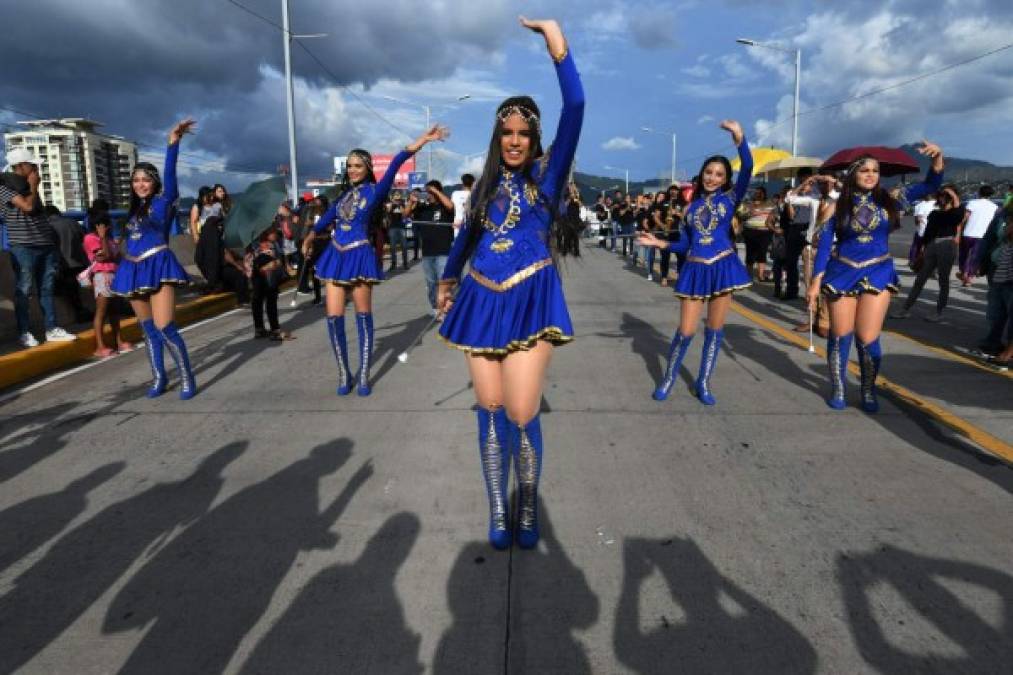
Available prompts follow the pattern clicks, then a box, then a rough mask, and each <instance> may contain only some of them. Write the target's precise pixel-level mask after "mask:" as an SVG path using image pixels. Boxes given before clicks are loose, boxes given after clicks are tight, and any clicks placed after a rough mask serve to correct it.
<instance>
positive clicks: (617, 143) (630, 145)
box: [601, 136, 640, 150]
mask: <svg viewBox="0 0 1013 675" xmlns="http://www.w3.org/2000/svg"><path fill="white" fill-rule="evenodd" d="M601 147H602V150H639V149H640V144H639V143H637V141H636V140H635V139H634V138H633V137H632V136H616V137H614V138H610V139H609V140H607V141H605V142H604V143H602V144H601Z"/></svg>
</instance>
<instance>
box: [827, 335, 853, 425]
mask: <svg viewBox="0 0 1013 675" xmlns="http://www.w3.org/2000/svg"><path fill="white" fill-rule="evenodd" d="M852 336H853V334H852V333H848V334H847V335H841V336H835V335H834V334H833V333H831V334H830V337H828V338H827V366H828V367H829V368H830V385H831V391H830V398H828V399H827V405H828V406H830V407H831V408H833V409H834V410H843V409H844V407H845V406H847V405H848V400H847V397H846V394H847V387H848V356H849V355H850V354H851V338H852Z"/></svg>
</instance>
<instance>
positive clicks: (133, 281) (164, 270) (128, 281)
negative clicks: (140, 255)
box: [110, 249, 190, 298]
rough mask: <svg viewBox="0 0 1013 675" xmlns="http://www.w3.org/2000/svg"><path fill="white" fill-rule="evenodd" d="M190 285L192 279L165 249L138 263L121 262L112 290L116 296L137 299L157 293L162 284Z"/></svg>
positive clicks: (170, 252)
mask: <svg viewBox="0 0 1013 675" xmlns="http://www.w3.org/2000/svg"><path fill="white" fill-rule="evenodd" d="M189 283H190V277H189V275H187V273H186V270H185V269H183V266H182V265H180V264H179V261H178V260H176V256H175V255H173V253H172V251H170V250H169V249H164V250H161V251H159V252H158V253H155V254H154V255H151V256H149V257H147V258H144V259H143V260H139V261H137V262H133V261H131V260H126V259H124V260H123V261H122V262H120V264H119V266H118V267H117V268H116V276H115V277H113V283H112V286H111V287H110V290H112V292H113V293H115V294H116V295H120V296H123V297H126V298H136V297H139V296H143V295H150V294H151V293H155V292H156V291H158V289H159V288H161V287H162V284H169V285H171V286H186V285H187V284H189Z"/></svg>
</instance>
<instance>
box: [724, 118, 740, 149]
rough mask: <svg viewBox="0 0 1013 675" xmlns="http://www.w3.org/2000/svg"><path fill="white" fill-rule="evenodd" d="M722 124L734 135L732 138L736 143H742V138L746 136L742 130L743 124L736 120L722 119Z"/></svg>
mask: <svg viewBox="0 0 1013 675" xmlns="http://www.w3.org/2000/svg"><path fill="white" fill-rule="evenodd" d="M720 126H721V128H722V129H724V130H725V131H727V132H728V133H730V134H731V135H732V140H733V141H734V142H735V145H738V144H739V143H741V142H742V139H743V138H745V134H744V133H743V131H742V125H741V124H739V123H738V122H736V121H735V120H722V122H721V125H720Z"/></svg>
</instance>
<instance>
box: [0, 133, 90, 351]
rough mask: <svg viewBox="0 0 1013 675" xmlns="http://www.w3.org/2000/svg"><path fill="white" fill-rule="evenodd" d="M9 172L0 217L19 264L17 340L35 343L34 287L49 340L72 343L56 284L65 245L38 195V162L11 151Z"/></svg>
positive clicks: (1, 181) (2, 184)
mask: <svg viewBox="0 0 1013 675" xmlns="http://www.w3.org/2000/svg"><path fill="white" fill-rule="evenodd" d="M7 165H8V170H9V171H10V172H11V173H5V174H3V176H2V177H0V218H2V219H3V221H4V223H5V224H6V225H7V240H8V243H9V244H10V249H11V266H12V267H13V268H14V317H15V320H16V321H17V324H18V342H20V343H21V346H22V347H36V346H38V344H39V341H38V340H36V339H35V336H34V335H32V332H31V330H30V328H29V325H28V324H29V305H28V296H29V293H31V290H32V287H33V286H34V287H35V293H36V297H37V298H38V301H39V305H40V306H41V307H42V315H43V319H44V320H45V329H46V341H47V342H72V341H73V340H76V339H77V336H75V335H71V334H70V333H68V332H67V331H65V330H64V329H63V328H61V327H60V326H57V325H56V306H55V305H54V304H53V286H54V284H55V282H56V275H57V272H58V270H59V265H60V249H59V248H58V247H57V241H56V234H55V233H54V231H53V228H52V227H50V225H49V221H48V219H47V217H46V213H45V211H44V209H43V207H42V202H41V200H40V199H39V181H40V180H41V177H40V176H39V161H38V160H37V159H35V156H34V155H32V153H31V152H29V151H28V150H26V149H24V148H15V149H14V150H11V151H10V152H8V153H7Z"/></svg>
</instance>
